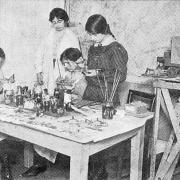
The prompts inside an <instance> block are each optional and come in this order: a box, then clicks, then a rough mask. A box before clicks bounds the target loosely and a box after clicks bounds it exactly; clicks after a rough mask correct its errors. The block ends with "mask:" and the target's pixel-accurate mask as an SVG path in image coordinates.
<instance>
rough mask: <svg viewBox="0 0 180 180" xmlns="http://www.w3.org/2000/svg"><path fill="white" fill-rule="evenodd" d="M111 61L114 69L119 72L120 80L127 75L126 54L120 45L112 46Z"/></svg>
mask: <svg viewBox="0 0 180 180" xmlns="http://www.w3.org/2000/svg"><path fill="white" fill-rule="evenodd" d="M111 60H112V62H113V63H114V67H115V69H117V70H118V71H119V72H120V73H121V77H120V82H121V81H124V80H125V79H126V75H127V62H128V54H127V51H126V50H125V49H124V47H122V46H120V45H119V46H114V48H112V58H111Z"/></svg>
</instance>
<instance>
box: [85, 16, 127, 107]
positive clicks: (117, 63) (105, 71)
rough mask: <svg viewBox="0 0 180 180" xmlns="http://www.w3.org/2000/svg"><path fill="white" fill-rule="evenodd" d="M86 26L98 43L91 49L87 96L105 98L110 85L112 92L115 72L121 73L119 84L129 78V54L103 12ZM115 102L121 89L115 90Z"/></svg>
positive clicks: (93, 17) (95, 42)
mask: <svg viewBox="0 0 180 180" xmlns="http://www.w3.org/2000/svg"><path fill="white" fill-rule="evenodd" d="M85 29H86V31H87V33H88V34H89V35H90V37H91V40H92V41H93V42H94V44H93V45H92V46H91V47H90V49H89V51H88V60H87V69H88V70H87V72H86V80H87V83H88V85H87V88H86V90H85V93H84V99H87V100H92V101H100V102H104V101H105V91H106V90H107V89H108V93H107V94H108V96H110V93H111V91H112V88H113V83H114V81H115V79H114V78H115V75H117V74H119V75H120V79H119V83H118V86H119V84H120V83H122V82H123V81H125V79H126V74H127V61H128V54H127V51H126V49H125V48H124V47H123V46H122V45H121V44H120V43H118V42H117V41H116V39H115V37H114V35H113V34H112V32H111V30H110V27H109V24H108V23H107V21H106V19H105V18H104V17H103V16H102V15H100V14H94V15H92V16H90V17H89V18H88V20H87V22H86V26H85ZM105 81H106V82H107V84H106V83H105ZM109 98H110V97H109ZM113 102H114V103H115V104H118V103H119V97H118V91H116V92H115V94H114V98H113Z"/></svg>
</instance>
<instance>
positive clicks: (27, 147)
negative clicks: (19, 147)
mask: <svg viewBox="0 0 180 180" xmlns="http://www.w3.org/2000/svg"><path fill="white" fill-rule="evenodd" d="M33 161H34V150H33V145H32V144H31V143H28V142H26V143H25V144H24V166H25V167H27V168H29V167H31V166H32V165H33Z"/></svg>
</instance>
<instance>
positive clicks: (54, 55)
mask: <svg viewBox="0 0 180 180" xmlns="http://www.w3.org/2000/svg"><path fill="white" fill-rule="evenodd" d="M49 21H50V23H51V31H50V33H49V34H48V36H47V37H46V38H45V39H44V40H43V41H42V43H41V45H40V46H39V48H38V52H37V57H36V61H35V68H36V73H37V82H38V83H39V84H44V86H45V87H46V88H47V89H48V92H49V93H50V94H53V90H54V88H55V86H56V83H55V82H56V79H57V77H58V76H59V74H62V75H63V73H64V71H65V70H64V67H63V66H62V64H61V62H60V61H58V59H59V57H60V55H61V53H62V52H63V51H64V50H65V49H67V48H70V47H73V48H78V49H79V41H78V38H77V37H76V35H75V34H74V33H73V32H72V31H71V30H70V28H69V27H68V23H69V16H68V14H67V13H66V11H65V10H64V9H61V8H54V9H52V11H51V12H50V14H49Z"/></svg>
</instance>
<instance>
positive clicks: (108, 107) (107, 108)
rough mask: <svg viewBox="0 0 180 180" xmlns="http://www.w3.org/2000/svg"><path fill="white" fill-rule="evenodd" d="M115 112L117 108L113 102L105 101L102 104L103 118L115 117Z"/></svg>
mask: <svg viewBox="0 0 180 180" xmlns="http://www.w3.org/2000/svg"><path fill="white" fill-rule="evenodd" d="M114 114H115V109H114V106H113V104H112V103H105V104H103V105H102V118H103V119H113V115H114Z"/></svg>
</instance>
